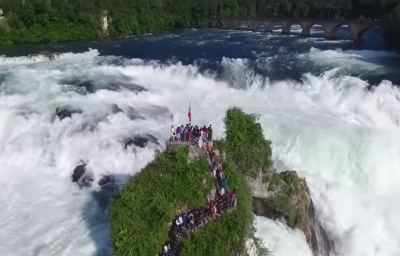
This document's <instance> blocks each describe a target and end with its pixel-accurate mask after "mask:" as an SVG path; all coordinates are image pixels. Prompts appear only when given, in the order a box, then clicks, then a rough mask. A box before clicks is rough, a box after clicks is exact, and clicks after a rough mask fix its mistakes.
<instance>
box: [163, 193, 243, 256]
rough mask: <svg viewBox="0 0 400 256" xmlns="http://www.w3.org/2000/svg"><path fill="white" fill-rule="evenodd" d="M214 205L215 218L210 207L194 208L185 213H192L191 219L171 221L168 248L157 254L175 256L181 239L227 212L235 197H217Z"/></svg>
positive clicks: (233, 205)
mask: <svg viewBox="0 0 400 256" xmlns="http://www.w3.org/2000/svg"><path fill="white" fill-rule="evenodd" d="M215 207H216V208H217V211H216V212H217V215H216V217H215V218H214V217H213V216H212V215H213V214H212V209H199V210H195V211H194V213H193V212H191V213H189V214H187V216H190V215H191V214H193V216H194V217H193V219H191V220H189V219H187V221H186V223H183V224H181V225H176V223H175V222H173V224H172V225H173V226H172V232H171V233H172V234H170V238H169V241H168V243H169V245H170V246H169V249H168V251H167V252H162V253H161V254H159V255H160V256H175V255H176V253H177V251H178V248H179V245H180V242H181V241H182V239H183V238H185V237H188V236H190V235H191V234H193V233H195V232H196V231H197V230H199V229H200V228H201V227H203V226H205V225H206V224H208V223H210V222H211V221H213V220H216V219H218V218H219V217H221V216H222V215H223V214H225V213H227V212H228V211H229V210H230V209H235V208H236V198H235V200H234V201H233V200H231V199H230V194H227V195H225V196H222V197H220V198H217V200H216V205H215ZM199 215H200V216H199ZM181 217H182V215H181ZM177 219H178V217H177V218H175V220H177Z"/></svg>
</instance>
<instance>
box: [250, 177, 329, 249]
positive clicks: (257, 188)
mask: <svg viewBox="0 0 400 256" xmlns="http://www.w3.org/2000/svg"><path fill="white" fill-rule="evenodd" d="M247 182H248V184H249V186H250V188H251V190H252V195H253V211H254V214H256V215H258V216H263V217H267V218H271V219H274V220H283V221H284V222H285V223H286V224H287V225H288V226H289V227H291V228H297V229H300V230H301V231H302V232H303V233H304V235H305V237H306V240H307V243H308V244H309V246H310V247H311V249H312V251H313V254H314V255H330V254H331V253H334V252H335V248H334V242H333V240H332V239H330V238H329V235H328V233H327V232H326V230H325V229H324V228H323V227H322V225H321V223H320V222H319V220H318V218H317V216H316V214H315V208H314V205H313V202H312V199H311V196H310V190H309V188H308V186H307V183H306V181H305V179H301V178H300V177H299V176H298V175H297V173H296V172H295V171H285V172H281V173H277V172H276V171H267V172H265V173H263V174H261V173H259V175H258V177H248V178H247Z"/></svg>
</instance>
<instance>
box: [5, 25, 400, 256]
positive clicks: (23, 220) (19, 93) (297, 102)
mask: <svg viewBox="0 0 400 256" xmlns="http://www.w3.org/2000/svg"><path fill="white" fill-rule="evenodd" d="M315 33H316V34H317V35H316V36H315V37H312V38H302V37H299V36H296V35H292V36H282V35H279V34H265V33H262V32H256V33H253V32H246V31H218V30H199V31H196V30H184V31H173V32H168V33H162V34H157V35H145V36H136V37H127V38H121V39H113V40H106V41H93V42H83V43H82V42H79V43H69V44H57V45H45V46H43V45H39V46H20V47H12V48H8V47H6V48H3V49H0V52H3V53H6V54H8V56H13V57H2V58H0V82H1V84H0V226H1V228H0V251H1V255H4V256H14V255H15V256H18V255H27V256H28V255H45V256H51V255H57V256H58V255H107V254H108V253H109V252H110V251H111V246H110V238H109V233H108V232H109V231H108V228H109V224H108V221H107V214H108V211H107V200H108V198H109V197H110V194H107V193H105V192H102V191H100V188H99V187H98V186H97V185H94V186H93V187H92V188H86V189H80V188H78V187H77V186H76V184H73V183H72V182H71V178H70V177H71V174H72V171H73V169H74V168H75V166H76V165H78V164H80V160H81V159H84V160H88V161H89V163H88V168H89V169H90V170H91V171H93V172H94V175H95V177H96V179H97V180H98V179H99V178H100V177H101V175H103V174H114V175H128V174H129V175H134V174H135V173H137V172H139V171H140V169H141V168H142V167H144V166H145V165H146V163H147V162H148V161H151V160H152V159H153V155H154V150H155V149H161V148H163V147H164V142H165V141H166V140H167V139H168V136H169V127H170V125H177V124H184V123H185V122H186V119H187V108H188V105H189V101H190V102H191V106H192V115H193V123H196V124H200V125H209V124H212V125H213V127H214V131H215V134H216V136H218V137H221V136H223V122H222V120H223V117H224V115H225V111H226V109H227V108H229V107H230V106H233V105H236V106H240V107H242V108H243V109H244V110H245V111H246V112H255V113H259V114H260V122H261V124H262V126H263V129H264V131H265V137H266V138H269V139H271V140H272V142H273V158H274V161H275V165H276V167H277V169H278V170H286V169H294V170H297V171H299V174H300V175H301V176H303V177H306V179H307V182H308V185H309V187H310V190H311V194H312V198H313V200H314V204H315V207H316V211H317V214H318V216H319V218H320V219H321V221H322V224H323V226H324V227H325V228H326V229H327V231H328V232H329V234H330V236H331V237H332V238H333V239H334V240H335V243H336V245H337V251H338V253H339V255H349V256H350V255H351V256H354V255H376V256H380V255H382V256H387V255H391V256H392V255H394V256H395V255H400V253H399V252H400V242H399V241H400V226H399V225H398V217H399V216H400V206H398V204H397V201H398V200H396V199H397V198H398V195H399V194H400V186H399V185H400V173H399V171H398V170H399V169H400V157H399V154H400V128H399V122H400V102H399V100H400V92H399V90H398V88H397V87H396V86H395V85H398V84H399V81H400V80H399V78H400V77H399V76H398V74H397V73H396V70H397V68H398V67H399V64H400V61H399V58H398V56H397V55H396V54H395V53H392V52H389V51H387V50H386V49H385V48H384V46H379V45H373V46H368V42H365V43H364V45H359V44H356V43H353V42H348V41H346V40H344V41H339V42H337V41H335V42H333V41H324V40H323V39H322V38H319V37H318V33H319V32H318V28H316V32H315ZM372 36H376V35H372ZM371 41H372V40H371ZM375 41H376V40H375ZM375 41H374V42H375ZM43 49H47V50H53V51H59V52H64V53H63V54H62V55H61V57H60V58H59V59H58V60H55V61H51V62H49V61H46V60H45V59H44V58H42V57H39V56H27V55H28V54H34V53H37V52H39V51H40V50H43ZM17 52H18V53H19V54H20V56H15V53H17ZM371 86H372V87H371ZM365 88H371V89H370V90H365ZM113 104H116V105H117V106H118V107H119V108H120V109H122V110H123V112H117V111H115V108H114V105H113ZM61 106H69V107H70V108H74V109H79V110H81V113H75V114H73V115H72V118H65V119H63V120H59V118H58V117H57V116H56V115H55V109H56V108H57V107H61ZM138 135H140V136H147V135H151V136H154V137H155V138H157V139H158V141H157V143H155V142H151V141H149V143H148V144H147V146H146V147H144V148H140V147H135V146H133V147H132V146H130V147H128V148H127V149H124V147H123V144H122V140H123V139H125V138H132V137H134V136H138ZM97 180H96V181H95V182H94V184H97ZM121 182H122V183H123V182H124V181H123V180H122V181H121ZM255 225H256V228H257V236H259V237H261V238H262V239H263V240H264V241H265V244H266V245H267V246H268V247H269V248H270V249H271V250H272V252H273V254H274V255H275V256H297V255H299V256H303V255H304V256H305V255H311V252H310V250H309V249H308V247H307V244H306V242H305V238H304V236H303V234H302V233H301V232H298V231H293V230H289V229H287V228H285V226H283V225H282V224H280V223H277V222H274V221H271V220H268V219H265V218H261V217H257V218H256V222H255Z"/></svg>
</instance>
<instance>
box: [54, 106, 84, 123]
mask: <svg viewBox="0 0 400 256" xmlns="http://www.w3.org/2000/svg"><path fill="white" fill-rule="evenodd" d="M75 113H78V114H81V113H82V110H80V109H78V108H73V107H71V106H68V105H66V106H62V107H57V108H56V115H57V116H58V118H60V120H63V119H64V118H66V117H69V118H71V117H72V114H75Z"/></svg>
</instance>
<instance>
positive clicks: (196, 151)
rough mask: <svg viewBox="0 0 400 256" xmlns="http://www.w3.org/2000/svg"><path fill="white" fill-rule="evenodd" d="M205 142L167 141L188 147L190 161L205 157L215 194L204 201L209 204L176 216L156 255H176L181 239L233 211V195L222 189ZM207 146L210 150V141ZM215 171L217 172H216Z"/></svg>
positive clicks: (220, 174)
mask: <svg viewBox="0 0 400 256" xmlns="http://www.w3.org/2000/svg"><path fill="white" fill-rule="evenodd" d="M208 143H209V142H208V141H207V140H206V139H205V138H202V139H200V137H196V136H191V137H190V139H189V141H170V142H169V144H172V145H189V147H190V158H192V159H194V158H198V157H206V158H207V162H208V165H209V167H210V171H211V175H213V178H214V186H215V194H214V195H211V198H207V201H208V203H207V204H206V205H205V206H203V207H202V208H200V209H193V210H190V211H189V212H184V213H182V214H180V215H177V216H176V217H175V219H174V220H173V221H172V225H171V230H170V235H169V238H168V240H167V241H166V243H165V245H164V246H163V249H162V252H161V253H160V254H159V256H175V255H178V249H179V246H180V244H181V242H182V240H183V238H186V237H188V236H190V235H191V234H193V233H195V232H196V231H198V230H199V229H200V228H201V227H203V226H205V225H207V224H208V223H210V222H211V221H214V220H217V219H218V218H220V217H222V216H223V215H224V214H226V213H229V212H231V211H232V210H235V209H236V206H237V200H236V195H235V194H234V193H233V192H229V193H228V191H229V189H228V187H227V186H225V187H223V184H222V181H223V180H224V175H223V171H222V166H221V165H220V163H219V159H218V156H217V155H216V154H210V153H209V152H207V144H208ZM209 144H210V147H212V142H210V143H209ZM211 151H212V150H211ZM218 169H219V171H217V170H218ZM214 170H215V171H214Z"/></svg>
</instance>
